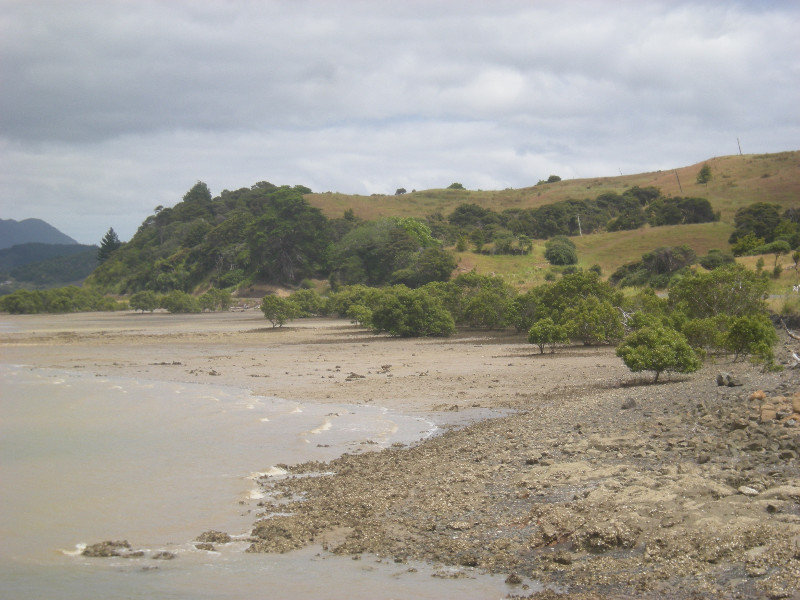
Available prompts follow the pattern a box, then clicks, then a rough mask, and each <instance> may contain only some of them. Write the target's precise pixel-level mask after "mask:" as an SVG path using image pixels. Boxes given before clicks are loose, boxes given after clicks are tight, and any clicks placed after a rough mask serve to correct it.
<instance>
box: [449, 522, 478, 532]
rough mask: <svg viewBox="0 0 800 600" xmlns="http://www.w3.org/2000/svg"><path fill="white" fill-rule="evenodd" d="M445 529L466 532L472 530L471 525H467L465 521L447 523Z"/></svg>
mask: <svg viewBox="0 0 800 600" xmlns="http://www.w3.org/2000/svg"><path fill="white" fill-rule="evenodd" d="M447 527H448V528H449V529H452V530H453V531H466V530H467V529H472V523H468V522H467V521H453V522H452V523H448V524H447Z"/></svg>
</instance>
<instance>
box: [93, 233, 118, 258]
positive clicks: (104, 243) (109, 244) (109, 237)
mask: <svg viewBox="0 0 800 600" xmlns="http://www.w3.org/2000/svg"><path fill="white" fill-rule="evenodd" d="M120 246H122V242H120V241H119V237H118V236H117V232H116V231H114V228H113V227H111V228H110V229H109V230H108V231H107V232H106V234H105V235H104V236H103V239H102V240H101V241H100V248H99V249H98V250H97V260H98V262H101V263H103V262H105V261H107V260H108V259H109V257H110V256H111V254H112V253H113V252H114V251H116V250H117V249H119V247H120Z"/></svg>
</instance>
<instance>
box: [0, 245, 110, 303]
mask: <svg viewBox="0 0 800 600" xmlns="http://www.w3.org/2000/svg"><path fill="white" fill-rule="evenodd" d="M4 267H5V268H4ZM96 267H97V247H96V246H84V245H80V244H64V245H50V244H21V245H19V246H12V247H11V248H6V249H4V250H0V280H9V281H10V282H11V283H10V284H7V285H6V286H4V287H5V288H10V289H8V290H7V291H9V292H10V291H13V290H14V289H16V288H20V287H26V288H27V287H37V288H45V287H53V286H59V285H64V284H68V283H77V282H80V281H82V280H84V279H85V278H86V277H88V275H89V274H90V273H91V272H92V270H94V269H95V268H96ZM0 293H2V292H0Z"/></svg>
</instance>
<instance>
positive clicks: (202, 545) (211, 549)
mask: <svg viewBox="0 0 800 600" xmlns="http://www.w3.org/2000/svg"><path fill="white" fill-rule="evenodd" d="M194 547H195V548H197V549H198V550H207V551H208V552H214V551H215V548H214V544H209V543H208V542H202V543H200V544H195V545H194Z"/></svg>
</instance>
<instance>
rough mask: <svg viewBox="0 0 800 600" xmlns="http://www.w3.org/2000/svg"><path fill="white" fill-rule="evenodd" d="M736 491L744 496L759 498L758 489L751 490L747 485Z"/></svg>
mask: <svg viewBox="0 0 800 600" xmlns="http://www.w3.org/2000/svg"><path fill="white" fill-rule="evenodd" d="M736 491H737V492H739V493H740V494H741V495H742V496H751V497H752V496H758V490H757V489H754V488H751V487H749V486H746V485H743V486H740V487H739V489H737V490H736Z"/></svg>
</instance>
